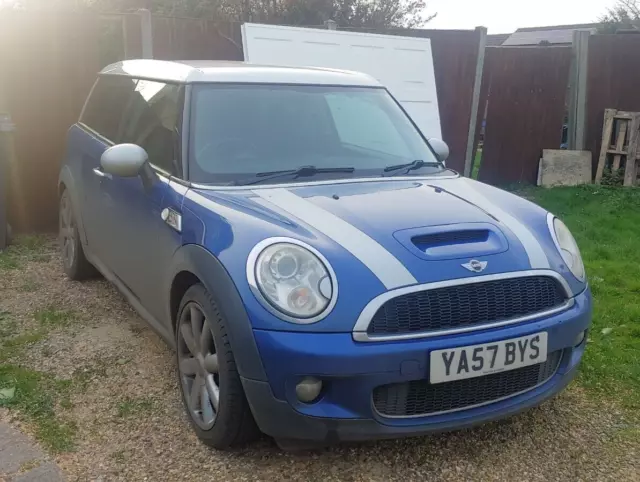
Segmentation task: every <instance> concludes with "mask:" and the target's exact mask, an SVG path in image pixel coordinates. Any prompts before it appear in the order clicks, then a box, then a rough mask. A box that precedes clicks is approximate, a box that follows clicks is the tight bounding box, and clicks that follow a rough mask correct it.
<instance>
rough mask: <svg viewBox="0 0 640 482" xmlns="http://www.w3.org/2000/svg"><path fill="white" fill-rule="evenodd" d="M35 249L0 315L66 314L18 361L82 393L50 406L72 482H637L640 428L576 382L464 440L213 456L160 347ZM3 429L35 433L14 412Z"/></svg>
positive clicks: (124, 310) (5, 282) (1, 294)
mask: <svg viewBox="0 0 640 482" xmlns="http://www.w3.org/2000/svg"><path fill="white" fill-rule="evenodd" d="M40 252H41V253H44V254H41V255H39V256H36V257H35V259H33V258H34V257H30V258H29V259H27V260H26V261H24V263H22V265H21V267H20V268H19V269H12V270H4V271H0V303H1V304H0V311H3V312H8V313H10V314H11V316H12V317H13V318H14V319H15V320H17V322H18V324H19V326H20V329H21V330H23V331H24V330H29V329H31V328H32V327H33V326H34V323H35V321H34V319H35V318H34V313H37V312H38V310H44V309H55V310H65V311H66V312H67V313H70V314H72V315H69V317H70V318H71V319H72V322H71V323H70V324H68V325H67V326H61V327H55V328H53V329H52V330H51V331H50V332H49V334H48V335H47V337H46V338H44V339H43V340H41V341H39V342H38V343H36V344H35V345H31V346H29V347H28V348H27V349H26V350H24V352H23V353H22V354H21V355H19V359H17V360H14V361H15V362H18V363H20V364H23V365H24V366H26V367H29V368H31V369H34V370H38V371H42V372H46V373H49V374H51V375H52V376H55V377H57V378H60V379H69V378H74V379H76V380H77V379H81V380H83V382H84V388H83V389H82V390H80V389H78V390H74V392H73V393H72V395H71V402H72V403H71V404H70V405H68V406H65V408H62V407H57V409H56V413H59V416H60V417H61V418H62V419H64V420H73V421H75V422H76V424H77V433H76V436H75V441H76V448H75V450H74V451H72V452H67V453H62V454H58V455H56V456H55V461H56V462H57V464H58V465H59V467H60V468H61V469H62V471H63V472H64V474H65V476H66V477H67V479H68V480H70V481H76V480H77V481H87V480H96V481H112V480H113V481H138V480H141V481H144V480H149V481H182V480H184V481H190V480H196V479H198V480H205V481H206V480H305V481H315V480H345V481H356V480H357V481H360V480H385V481H392V480H405V481H406V480H558V479H569V480H640V440H639V439H640V437H639V436H638V434H639V432H638V425H637V422H631V419H630V417H629V414H625V413H623V411H621V410H619V409H618V408H617V406H616V405H615V403H613V402H610V401H603V400H594V399H593V397H592V396H590V395H589V394H586V393H584V392H583V391H582V389H580V388H579V387H578V386H577V385H576V384H575V383H574V384H573V385H572V386H571V387H570V389H569V390H567V391H565V392H564V393H563V394H562V395H561V396H560V397H559V398H557V399H556V400H554V401H551V402H548V403H545V404H544V405H543V406H541V407H540V408H537V409H534V410H531V411H528V412H526V413H525V414H523V415H520V416H517V417H514V418H512V419H509V420H506V421H502V422H498V423H492V424H488V425H484V426H482V427H479V428H476V429H472V430H467V431H461V432H456V433H449V434H441V435H434V436H431V437H425V438H417V439H405V440H399V441H385V442H377V443H365V444H351V445H340V446H337V447H333V448H330V449H326V450H322V451H317V452H312V453H305V454H290V453H283V452H281V451H280V450H278V449H277V448H276V446H275V445H274V443H273V442H272V441H271V440H269V439H267V438H264V439H263V440H261V441H259V442H257V443H255V444H253V445H251V446H250V447H247V448H246V449H243V450H239V451H236V452H233V453H220V452H216V451H213V450H210V449H208V448H207V447H205V446H204V445H202V444H200V443H199V442H198V440H197V439H196V437H195V436H194V435H193V434H192V432H191V430H190V428H189V425H188V422H187V419H186V415H185V414H184V411H183V408H182V405H181V401H180V396H179V392H178V386H177V382H176V380H177V379H176V374H175V371H174V367H173V356H172V353H171V351H170V350H169V348H167V346H166V345H165V344H164V342H163V341H162V340H161V339H160V338H159V337H158V336H157V335H156V334H155V333H154V332H153V331H152V330H151V329H150V328H148V327H147V326H146V325H145V324H144V322H143V321H142V320H141V319H140V318H139V317H138V316H137V315H136V314H135V312H134V311H133V310H132V309H131V308H130V307H129V306H128V304H127V303H126V302H125V301H124V299H123V298H122V297H121V296H120V295H119V294H118V293H117V292H116V290H115V289H114V288H112V287H111V286H110V285H109V284H108V283H107V282H105V281H103V280H96V281H91V282H87V283H82V284H80V283H74V282H70V281H68V280H67V279H65V277H64V276H63V274H62V271H61V269H60V260H59V259H58V257H57V254H56V248H55V244H54V243H53V242H51V241H49V242H48V243H46V245H45V246H44V247H43V248H40ZM3 418H9V419H11V420H12V423H14V424H15V425H16V426H20V427H21V428H22V429H23V430H25V431H27V432H29V431H30V430H31V429H30V426H29V423H28V422H27V423H20V422H18V419H19V413H18V414H16V413H15V412H11V413H10V414H8V412H4V416H3Z"/></svg>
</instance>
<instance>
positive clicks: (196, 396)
mask: <svg viewBox="0 0 640 482" xmlns="http://www.w3.org/2000/svg"><path fill="white" fill-rule="evenodd" d="M201 391H202V378H201V377H200V375H196V378H195V380H194V381H193V385H191V395H189V398H190V400H189V403H190V404H191V410H193V411H194V412H197V411H198V402H200V392H201Z"/></svg>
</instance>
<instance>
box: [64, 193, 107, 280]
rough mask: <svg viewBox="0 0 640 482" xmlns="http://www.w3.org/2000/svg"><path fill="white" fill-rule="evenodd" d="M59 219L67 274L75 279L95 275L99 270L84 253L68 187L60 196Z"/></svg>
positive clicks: (83, 278)
mask: <svg viewBox="0 0 640 482" xmlns="http://www.w3.org/2000/svg"><path fill="white" fill-rule="evenodd" d="M58 219H59V240H60V251H61V255H62V265H63V268H64V272H65V274H66V275H67V276H68V277H69V278H71V279H72V280H74V281H82V280H85V279H88V278H93V277H95V276H96V275H97V274H98V271H97V270H96V269H95V268H94V266H93V265H92V264H91V263H89V261H87V258H86V256H85V254H84V250H83V248H82V241H81V240H80V233H79V231H78V223H77V222H76V217H75V214H74V212H73V205H72V204H71V196H69V192H68V191H67V190H66V189H65V190H64V191H63V192H62V195H61V196H60V211H59V217H58Z"/></svg>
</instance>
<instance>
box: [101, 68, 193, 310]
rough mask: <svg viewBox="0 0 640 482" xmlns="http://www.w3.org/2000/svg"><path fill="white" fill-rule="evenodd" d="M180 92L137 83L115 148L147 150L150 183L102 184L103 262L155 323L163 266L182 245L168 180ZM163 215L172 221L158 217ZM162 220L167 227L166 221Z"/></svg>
mask: <svg viewBox="0 0 640 482" xmlns="http://www.w3.org/2000/svg"><path fill="white" fill-rule="evenodd" d="M180 98H181V92H180V87H179V86H178V85H174V84H165V83H161V82H153V81H147V80H139V81H138V82H137V84H136V87H135V90H134V92H133V95H132V98H131V100H130V102H129V105H128V107H127V109H126V112H125V114H124V119H123V122H122V124H121V126H120V129H119V133H118V140H119V142H120V143H131V144H136V145H139V146H140V147H142V148H144V149H145V150H146V151H147V154H148V156H149V163H150V165H151V173H152V174H153V178H154V181H153V182H150V183H149V182H143V178H142V176H137V177H130V178H124V177H119V176H115V175H114V176H110V177H108V178H104V179H103V180H102V182H101V185H100V186H101V193H102V197H103V198H104V199H108V200H109V201H108V203H104V205H103V213H104V220H103V222H104V226H105V229H107V230H108V231H109V233H110V234H109V248H108V250H106V252H105V258H106V260H107V261H106V262H107V263H108V265H109V267H110V268H111V269H112V271H113V272H114V274H115V275H116V276H117V277H118V278H119V279H120V281H121V282H122V283H123V284H124V285H125V286H126V287H127V288H128V289H129V290H130V291H131V292H132V293H133V295H134V296H135V297H136V298H138V300H139V301H140V302H141V303H142V305H143V306H144V307H145V308H146V309H147V311H149V312H150V313H151V314H152V315H153V316H154V317H155V318H156V319H159V320H161V319H162V317H163V315H164V311H163V309H164V308H165V304H164V303H163V302H162V299H163V297H165V296H167V295H168V294H167V293H164V291H163V290H164V289H165V288H166V284H165V281H166V272H165V270H166V266H167V265H168V261H169V260H170V259H171V257H172V255H173V253H174V252H175V251H176V249H178V247H179V246H180V245H181V244H182V235H181V232H180V229H181V226H180V223H179V221H178V222H175V221H176V220H179V219H180V209H181V207H182V195H180V194H179V191H180V190H179V189H178V190H176V189H174V186H175V181H171V180H170V176H179V175H180V172H179V170H180V169H179V168H178V166H179V162H178V157H179V156H178V148H177V146H178V142H177V140H178V135H179V134H178V119H179V118H180V113H181V110H182V109H181V105H180V104H181V102H180ZM163 211H166V214H171V216H169V217H168V219H167V217H166V216H165V217H164V218H163ZM164 219H167V221H168V222H169V223H171V224H172V225H170V224H169V223H168V222H165V220H164Z"/></svg>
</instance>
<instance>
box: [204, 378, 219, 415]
mask: <svg viewBox="0 0 640 482" xmlns="http://www.w3.org/2000/svg"><path fill="white" fill-rule="evenodd" d="M205 386H206V388H207V393H208V394H209V398H210V399H211V405H213V408H215V410H216V412H217V411H218V406H219V405H220V387H218V385H216V382H215V380H214V379H213V376H212V375H210V376H208V377H207V378H206V380H205Z"/></svg>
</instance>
